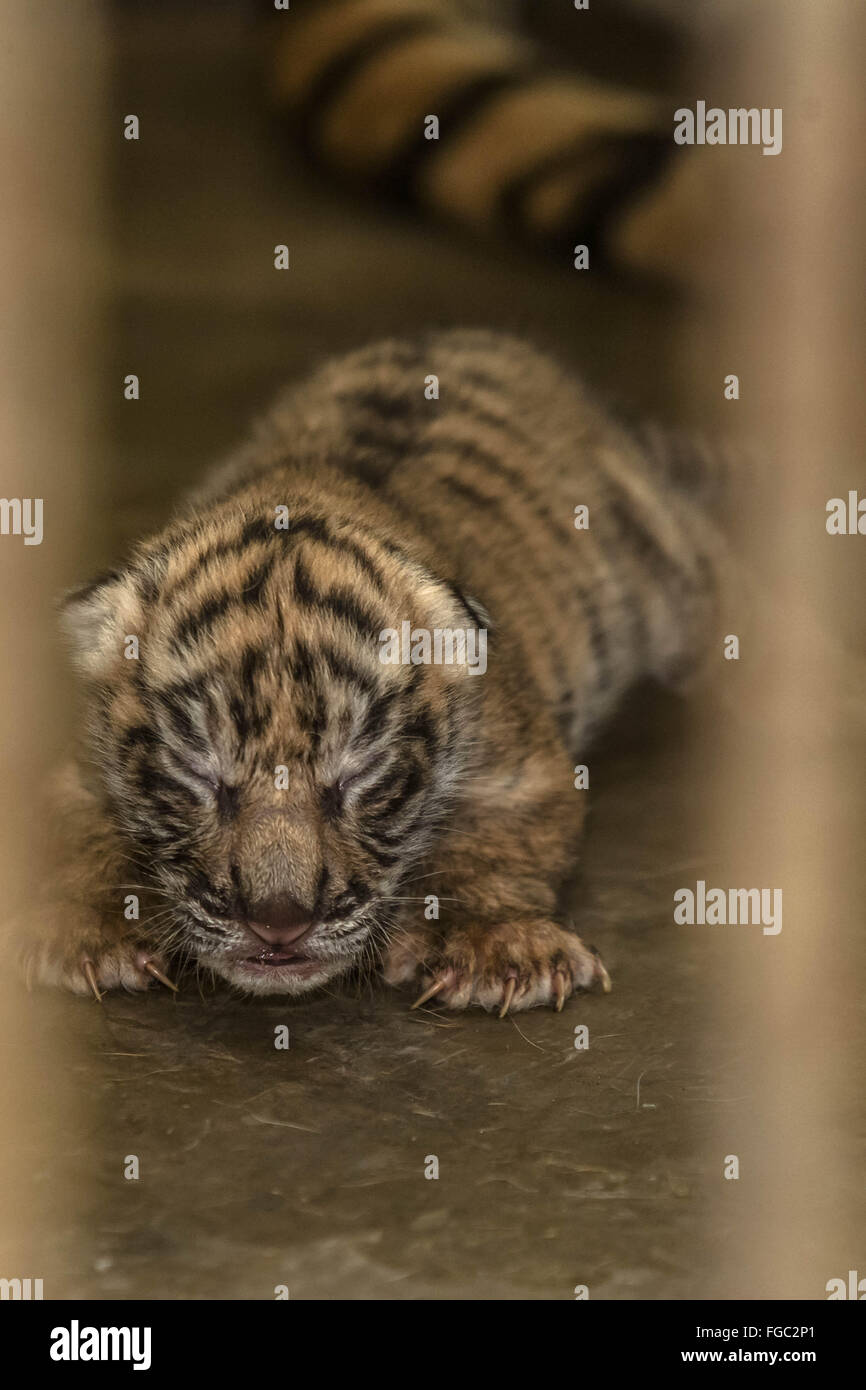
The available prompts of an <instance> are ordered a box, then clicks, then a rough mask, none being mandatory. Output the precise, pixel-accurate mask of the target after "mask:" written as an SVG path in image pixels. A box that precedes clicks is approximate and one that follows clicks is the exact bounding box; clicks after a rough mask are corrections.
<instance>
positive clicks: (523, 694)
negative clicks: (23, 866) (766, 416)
mask: <svg viewBox="0 0 866 1390" xmlns="http://www.w3.org/2000/svg"><path fill="white" fill-rule="evenodd" d="M679 454H680V455H682V450H680V451H679ZM702 488H703V489H704V490H706V489H705V485H704V484H703V483H702V482H701V474H700V469H699V468H698V467H697V466H696V465H695V464H694V460H692V459H686V458H683V457H682V456H677V454H676V451H668V452H667V453H665V452H664V451H662V450H660V449H659V448H658V447H654V448H651V447H649V446H648V444H647V443H646V441H645V440H643V439H642V438H641V437H640V436H639V435H638V434H636V433H633V432H632V431H631V430H629V429H627V428H626V427H624V426H622V425H620V424H618V423H616V422H614V420H612V419H611V418H608V416H607V415H606V413H604V412H603V411H602V410H601V409H600V408H599V407H598V405H596V404H594V403H593V401H592V399H591V398H590V396H589V394H588V393H587V391H586V389H585V388H584V387H583V386H582V385H581V383H580V382H579V381H578V380H576V379H575V378H574V377H573V376H572V375H570V374H568V373H567V372H566V371H565V370H563V369H562V368H561V367H560V366H558V365H557V364H556V363H555V362H553V361H551V360H549V359H548V358H547V357H546V356H543V355H541V354H540V353H538V352H537V351H536V350H534V349H533V348H532V347H529V346H527V345H525V344H523V343H521V342H517V341H514V340H512V339H510V338H506V337H499V336H497V335H495V334H492V333H487V332H481V331H451V332H439V333H431V334H429V335H427V336H425V337H422V338H419V339H418V340H413V341H406V342H402V341H391V342H384V343H380V344H377V345H375V346H372V347H367V348H365V349H363V350H361V351H357V352H353V353H351V354H350V355H349V356H347V357H344V358H341V359H340V360H338V361H334V362H331V363H329V364H327V365H325V366H323V367H322V368H320V369H319V370H318V371H316V372H315V373H314V375H313V376H312V377H311V378H310V380H309V381H307V382H306V383H305V384H303V385H301V386H299V387H297V388H295V389H291V390H289V391H288V393H287V394H285V395H284V396H283V397H282V398H281V399H280V400H278V402H277V404H276V405H275V407H274V408H273V410H272V411H271V413H270V414H269V415H268V416H267V418H265V419H264V420H263V421H262V422H261V423H260V424H259V425H258V427H257V428H256V429H255V431H254V433H253V435H252V438H251V439H250V442H249V443H247V444H246V445H244V446H243V447H242V448H241V449H240V450H239V451H238V452H237V454H236V455H235V456H234V457H233V458H232V459H230V461H229V462H228V464H227V465H224V466H222V467H221V468H220V469H219V470H218V471H217V473H216V475H215V476H214V477H213V479H212V480H211V481H210V483H209V484H208V485H207V486H206V487H205V488H204V490H202V491H201V492H200V493H198V494H197V495H196V496H195V497H194V498H193V499H192V500H191V501H189V502H188V504H187V505H186V506H185V507H184V508H183V509H182V510H181V511H180V513H179V514H178V516H177V517H176V519H175V520H174V521H172V522H171V524H170V525H169V526H168V527H167V528H166V529H165V530H164V531H162V532H161V533H160V534H158V535H156V536H155V537H153V538H152V539H150V540H146V541H144V542H143V543H142V544H140V545H139V546H138V548H137V549H136V550H135V552H134V553H133V555H132V557H131V558H130V560H129V562H128V564H126V565H125V566H124V567H123V568H121V569H118V570H116V571H114V572H112V573H110V574H107V575H105V576H103V577H101V578H99V579H97V580H95V581H94V582H93V583H92V584H90V585H89V586H87V587H86V588H83V589H81V590H79V591H77V592H75V593H73V594H72V595H71V596H70V597H69V598H68V600H67V601H66V603H65V609H64V621H65V628H66V630H67V632H68V635H69V637H70V638H71V640H72V643H73V646H74V651H75V656H76V660H77V665H78V667H79V668H80V671H81V673H82V674H83V677H84V681H85V691H86V700H87V708H88V735H87V745H86V748H85V751H84V754H83V756H82V758H81V761H80V763H79V764H77V765H76V766H75V767H74V768H72V767H71V768H70V769H69V770H68V771H67V772H66V773H65V774H64V778H63V784H62V786H61V788H60V789H59V792H58V798H59V803H58V809H59V812H60V814H61V823H60V827H59V833H58V842H59V849H58V858H61V857H62V860H63V862H62V863H59V864H58V877H57V881H56V882H55V883H54V884H53V886H52V890H51V895H50V901H49V902H47V903H46V904H45V905H44V906H43V907H42V908H41V909H40V912H39V920H38V922H36V923H34V924H33V925H32V927H31V929H30V933H29V935H28V939H27V943H26V952H25V954H26V957H27V961H26V965H27V969H28V972H29V974H30V976H31V978H33V979H36V980H39V981H42V982H45V983H49V984H56V985H64V986H66V987H68V988H69V989H72V990H75V991H77V992H79V993H81V992H87V991H88V990H90V989H92V990H93V991H94V993H95V994H96V995H97V997H100V996H101V993H102V991H103V990H108V989H112V988H115V987H118V986H122V987H125V988H127V989H140V988H145V987H146V986H147V985H148V984H150V982H151V978H152V977H156V978H157V979H159V980H162V981H163V982H164V983H166V984H171V985H172V987H174V984H173V981H172V979H171V974H172V973H173V972H174V970H175V968H176V967H183V965H184V964H185V963H194V964H195V965H197V966H198V967H201V968H202V969H203V970H205V971H209V972H212V973H213V974H214V975H218V976H222V977H223V978H224V979H225V980H228V981H230V982H231V984H233V985H235V986H237V987H238V988H239V989H241V990H244V991H246V992H248V993H254V994H284V995H300V994H303V993H306V992H307V991H309V990H313V989H315V988H316V987H318V986H321V985H324V984H326V983H328V982H329V981H332V980H334V979H335V978H336V977H338V976H341V975H344V974H345V973H346V972H348V971H350V970H351V969H352V968H353V967H357V966H360V965H364V964H372V963H373V962H374V961H376V962H378V963H380V965H381V969H382V972H383V975H384V979H385V980H386V981H387V982H388V983H389V984H390V985H394V986H403V985H406V986H408V985H412V984H414V985H415V988H416V992H417V991H420V998H419V1000H418V1001H417V1002H418V1003H421V1002H423V1001H426V1000H429V999H433V998H434V997H435V998H436V1001H437V1007H438V1006H445V1007H447V1008H452V1009H462V1008H465V1007H466V1006H467V1005H470V1004H472V1005H480V1006H481V1007H482V1008H483V1009H488V1010H497V1011H498V1012H499V1013H500V1014H505V1013H506V1012H507V1011H508V1010H517V1009H528V1008H532V1007H534V1006H535V1005H551V1006H553V1007H555V1008H557V1009H561V1008H562V1006H563V1004H564V1002H565V1000H566V999H567V998H568V997H569V996H570V995H571V994H572V993H573V992H574V991H575V990H581V989H588V988H590V987H591V986H594V985H598V986H600V987H601V988H602V989H605V990H606V989H608V988H609V984H610V982H609V977H608V974H607V972H606V970H605V967H604V965H603V964H602V962H601V960H600V959H599V956H598V954H597V953H596V952H595V951H594V950H593V949H592V948H591V947H589V946H586V945H584V943H583V942H582V941H581V940H580V938H579V937H578V936H576V935H575V934H574V933H573V932H572V931H570V930H568V929H567V927H566V926H565V925H563V923H562V922H561V921H560V920H558V918H557V893H558V889H559V888H560V886H561V884H562V882H563V880H564V879H565V877H566V876H567V875H568V873H569V871H570V870H572V868H573V866H574V864H575V860H576V856H577V852H578V842H579V836H580V831H581V823H582V821H583V817H584V812H585V806H586V796H587V793H586V792H585V791H584V790H582V789H577V788H576V786H575V782H576V780H577V781H578V783H579V781H580V779H579V778H578V779H576V778H575V775H574V770H575V762H576V760H580V759H582V758H583V756H584V754H585V752H586V749H587V747H588V746H589V741H590V739H591V737H592V734H593V732H594V731H595V730H597V729H598V727H599V726H600V725H601V724H602V722H603V721H604V720H605V719H606V718H607V717H608V716H609V714H610V713H611V711H612V710H613V709H614V707H615V705H616V703H617V701H618V700H619V699H620V697H621V696H622V694H623V692H624V691H625V690H626V689H627V687H629V686H630V685H631V684H632V683H633V682H634V681H635V680H637V679H638V678H642V677H645V676H652V677H656V678H658V679H660V680H662V681H665V682H668V683H676V682H680V681H682V680H683V679H684V678H685V677H686V676H687V675H688V674H689V672H690V671H691V670H692V668H693V667H694V665H695V662H696V660H697V658H698V656H699V654H700V651H701V648H702V646H703V645H704V638H705V634H706V632H707V628H708V626H709V623H710V619H711V615H712V611H713V587H714V586H713V573H714V564H713V552H714V543H713V540H712V535H713V530H712V527H711V526H710V525H709V524H708V522H707V519H706V515H705V506H704V498H703V496H702ZM130 904H133V908H132V909H130ZM136 913H137V915H136Z"/></svg>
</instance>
